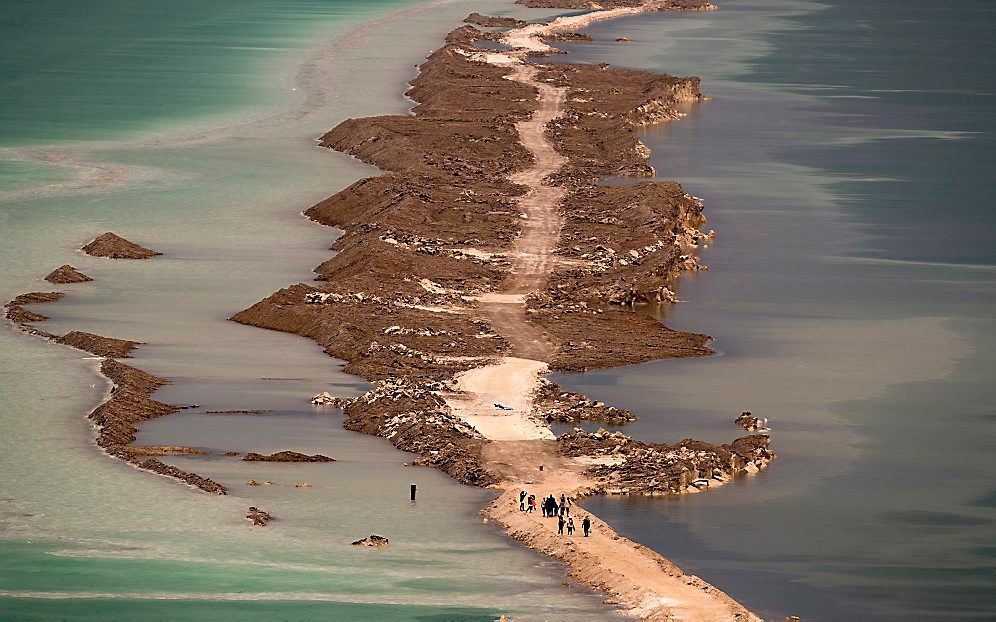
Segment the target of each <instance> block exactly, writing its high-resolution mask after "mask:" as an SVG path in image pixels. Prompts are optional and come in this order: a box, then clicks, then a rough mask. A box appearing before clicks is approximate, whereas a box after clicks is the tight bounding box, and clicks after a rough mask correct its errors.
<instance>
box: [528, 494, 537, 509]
mask: <svg viewBox="0 0 996 622" xmlns="http://www.w3.org/2000/svg"><path fill="white" fill-rule="evenodd" d="M535 511H536V495H529V499H528V505H527V506H526V514H529V513H531V512H535Z"/></svg>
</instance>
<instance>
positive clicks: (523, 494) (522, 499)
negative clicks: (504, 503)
mask: <svg viewBox="0 0 996 622" xmlns="http://www.w3.org/2000/svg"><path fill="white" fill-rule="evenodd" d="M519 511H520V512H525V511H526V491H525V490H522V491H519Z"/></svg>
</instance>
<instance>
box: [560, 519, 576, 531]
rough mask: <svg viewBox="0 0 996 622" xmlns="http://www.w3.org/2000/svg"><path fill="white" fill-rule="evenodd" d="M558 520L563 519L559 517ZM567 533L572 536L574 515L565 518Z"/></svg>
mask: <svg viewBox="0 0 996 622" xmlns="http://www.w3.org/2000/svg"><path fill="white" fill-rule="evenodd" d="M560 520H563V519H560ZM567 535H569V536H573V535H574V517H573V516H572V517H570V518H568V519H567Z"/></svg>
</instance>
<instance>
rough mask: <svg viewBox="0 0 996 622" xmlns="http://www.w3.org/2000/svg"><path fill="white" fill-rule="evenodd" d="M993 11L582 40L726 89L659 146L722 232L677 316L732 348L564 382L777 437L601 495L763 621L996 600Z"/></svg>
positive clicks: (959, 614)
mask: <svg viewBox="0 0 996 622" xmlns="http://www.w3.org/2000/svg"><path fill="white" fill-rule="evenodd" d="M994 25H996V23H994V12H993V9H992V7H991V6H989V5H988V4H987V3H984V2H968V3H960V4H958V5H952V6H944V7H941V6H940V5H937V4H935V3H930V2H911V3H905V4H904V5H903V7H902V9H901V10H900V11H898V12H897V10H896V9H895V8H889V7H886V6H884V5H877V4H872V5H869V4H867V3H859V2H852V1H848V0H842V1H836V2H832V3H826V4H824V5H818V4H815V3H810V2H794V1H781V0H742V1H741V0H731V1H730V2H724V3H722V8H721V10H719V11H716V12H713V13H709V14H696V15H658V16H649V17H643V18H639V19H625V20H618V21H616V22H612V23H606V24H599V25H596V26H594V27H592V28H591V29H590V30H589V32H590V33H591V34H592V35H593V36H595V38H596V41H595V42H593V43H587V44H573V45H570V46H565V49H567V50H569V52H570V54H569V55H568V56H567V57H566V58H565V59H563V60H565V61H568V62H570V61H574V62H583V61H586V60H593V61H594V60H598V61H601V60H608V61H609V62H612V63H613V64H616V65H624V66H630V67H637V68H647V69H653V70H656V71H666V72H670V73H673V74H676V75H699V76H701V77H702V78H703V86H702V89H703V91H704V92H705V93H707V94H708V95H710V96H711V97H712V99H711V100H710V101H708V102H705V103H702V104H698V105H695V106H691V107H689V108H688V109H687V113H688V116H687V117H685V118H683V119H682V120H681V121H679V122H676V123H673V124H669V125H666V126H662V127H658V128H651V129H648V130H647V131H646V132H644V137H643V140H644V142H646V143H647V145H648V146H649V147H650V148H651V149H652V150H653V162H652V163H653V165H654V166H655V167H656V169H657V171H658V174H659V175H660V176H661V177H664V178H674V179H678V180H680V181H682V182H683V183H684V184H685V186H686V188H687V190H688V191H689V192H690V193H692V194H694V195H697V196H701V197H703V198H704V199H705V204H706V214H707V216H708V217H709V219H710V223H709V225H708V227H713V228H715V229H716V231H717V234H718V237H717V239H716V241H715V243H714V244H712V245H711V247H710V248H709V249H708V250H704V251H703V252H702V253H701V254H702V256H703V259H704V263H705V264H707V265H708V266H709V267H710V271H709V272H706V273H700V274H697V275H689V276H685V277H683V278H682V280H681V282H680V284H679V290H678V294H679V297H680V298H682V299H684V300H687V301H688V302H685V303H682V304H678V305H675V306H673V307H671V308H668V309H663V310H662V312H663V313H664V315H665V318H666V320H667V321H668V323H669V324H670V325H672V326H673V327H676V328H681V329H684V330H692V331H698V332H704V333H707V334H710V335H712V336H714V337H715V341H714V343H713V345H714V347H715V348H716V349H717V351H718V353H719V354H720V356H718V357H712V358H709V359H700V360H693V361H664V362H659V363H652V364H648V365H640V366H635V367H631V368H625V369H618V370H609V371H605V372H595V373H589V374H585V375H583V376H570V377H565V378H560V379H558V380H559V381H560V382H565V383H566V384H568V385H569V386H571V387H572V388H577V389H582V390H585V391H586V392H588V393H589V394H591V395H592V396H595V397H597V398H599V399H603V400H605V401H607V402H610V403H613V404H616V405H621V406H625V407H628V408H631V409H633V410H634V412H636V413H637V414H638V416H640V417H641V420H640V421H639V422H637V423H636V424H634V425H632V426H627V428H626V429H627V431H628V432H632V433H633V434H635V435H636V436H638V437H640V438H647V439H654V440H660V441H669V442H674V441H677V440H680V439H682V438H687V437H695V438H705V439H708V440H712V441H725V440H728V439H731V438H734V437H735V436H736V435H737V434H736V433H737V432H738V429H737V428H735V426H733V425H732V420H733V418H734V417H735V416H736V415H737V414H738V413H739V412H740V411H741V410H747V409H749V410H751V411H753V412H754V414H755V415H760V416H764V417H769V418H770V425H771V427H772V428H773V432H772V436H773V439H774V441H773V443H774V448H775V450H776V451H777V452H778V454H779V455H780V458H779V459H778V460H777V461H775V462H774V463H773V464H772V466H771V467H770V469H769V470H768V471H767V472H765V473H762V474H761V475H759V476H756V477H751V478H747V479H743V480H740V481H738V482H737V483H736V484H733V485H728V486H725V487H723V488H722V489H720V490H718V491H712V492H710V493H706V494H698V495H691V496H686V497H682V498H679V499H669V500H663V501H662V500H659V499H654V500H644V499H620V498H604V499H593V500H590V501H588V502H587V503H586V506H587V507H588V508H589V509H591V510H592V511H594V512H596V513H598V514H599V515H601V516H604V517H605V518H606V519H607V520H609V521H610V522H611V523H613V524H614V525H615V526H616V527H618V528H619V529H620V530H621V531H622V532H623V533H625V534H626V535H629V536H631V537H633V538H635V539H637V540H638V541H640V542H643V543H646V544H648V545H650V546H653V547H654V548H656V549H657V550H659V551H661V552H663V553H664V554H665V555H667V556H669V557H671V558H672V559H674V560H675V561H677V562H678V563H679V564H681V565H682V566H683V567H685V568H687V569H688V570H690V571H691V572H695V573H698V574H700V575H701V576H703V577H705V578H707V579H708V580H710V581H712V582H714V583H715V584H716V585H718V586H719V587H720V588H722V589H724V590H726V591H727V592H729V593H730V594H731V595H733V596H734V597H736V598H738V599H739V600H741V601H742V602H744V603H745V604H748V605H750V606H752V607H753V608H755V609H756V610H758V611H760V612H762V613H764V614H765V616H766V617H767V618H770V619H781V617H782V616H784V615H788V614H795V615H800V616H802V617H803V618H804V619H814V620H855V619H862V620H910V619H945V620H956V619H957V620H965V619H991V616H992V613H993V611H996V590H994V589H993V586H994V585H996V563H994V557H993V548H992V538H993V533H994V521H996V508H994V505H996V504H994V503H993V500H992V499H993V493H992V482H991V479H990V474H991V473H992V472H993V469H994V468H996V460H994V458H993V454H992V452H991V447H992V446H993V442H994V441H996V413H994V411H993V407H992V404H993V403H994V398H996V391H994V388H993V387H994V385H993V383H992V379H993V377H994V376H996V355H994V354H993V352H994V349H993V346H994V345H996V321H994V320H996V247H994V246H993V245H992V240H993V238H994V234H996V218H994V212H993V211H992V209H991V206H990V201H989V200H988V198H987V197H988V195H989V194H991V189H992V184H991V181H990V180H989V175H988V173H987V170H988V168H989V167H991V154H992V153H993V152H994V147H996V145H994V140H996V138H994V137H996V134H994V129H996V128H994V126H993V118H994V117H993V112H994V110H993V107H994V101H996V100H994V95H996V93H994V92H993V89H992V82H991V76H992V67H993V64H994V62H996V54H994V47H993V41H992V38H991V32H992V29H993V26H994ZM619 36H627V37H630V38H632V39H633V40H634V42H633V43H630V44H626V45H621V44H618V43H615V42H614V39H615V38H616V37H619Z"/></svg>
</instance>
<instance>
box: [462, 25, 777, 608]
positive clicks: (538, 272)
mask: <svg viewBox="0 0 996 622" xmlns="http://www.w3.org/2000/svg"><path fill="white" fill-rule="evenodd" d="M650 8H651V7H650V6H645V7H642V8H639V9H614V10H609V11H596V12H593V13H588V14H585V15H579V16H573V17H567V18H560V19H558V20H555V21H554V22H553V23H552V24H549V25H530V26H526V27H524V28H521V29H518V30H513V31H510V32H509V33H508V34H507V35H506V37H505V41H506V43H509V44H510V45H512V46H514V47H518V48H521V49H520V50H518V51H516V52H510V53H506V54H491V53H487V54H478V55H474V56H473V57H472V58H473V59H474V60H479V61H484V62H490V63H493V64H498V65H505V66H509V65H510V66H513V67H514V70H513V72H512V73H511V74H510V75H509V76H508V78H509V79H511V80H516V81H518V82H522V83H523V84H527V85H530V86H532V87H534V88H536V89H537V91H538V96H539V101H540V108H539V110H538V111H537V112H536V113H535V114H534V116H533V117H532V118H531V119H529V120H528V121H523V122H520V123H518V124H517V125H516V129H517V130H518V132H519V138H520V140H521V142H522V144H523V145H524V146H525V147H526V148H527V149H528V150H529V151H530V152H531V153H532V154H533V156H534V158H535V164H534V165H533V166H531V167H530V168H528V169H526V170H524V171H522V172H520V173H517V174H516V175H514V176H512V177H511V178H510V179H511V181H514V182H515V183H518V184H522V185H524V186H526V187H527V188H528V192H527V193H526V194H525V195H523V196H522V197H520V199H519V201H518V206H519V208H520V209H521V211H522V213H523V214H524V215H525V216H526V218H525V219H524V220H523V228H522V232H521V234H520V236H519V237H518V238H517V240H516V242H515V244H514V246H513V249H512V251H511V252H510V253H508V258H509V260H510V261H511V263H512V267H511V273H510V274H509V276H508V277H507V278H506V280H505V281H504V283H503V284H502V286H501V288H500V289H499V291H498V292H495V293H492V294H487V295H484V296H481V297H479V298H478V303H479V307H480V309H481V311H482V312H483V313H484V314H485V315H486V316H487V317H488V318H489V320H490V322H491V324H492V327H493V329H494V330H495V331H496V332H497V333H499V334H501V335H502V337H504V338H505V339H506V340H507V341H508V342H509V343H510V344H511V346H512V352H513V354H514V356H510V357H505V358H502V359H499V360H498V361H497V362H496V363H493V364H489V365H486V366H482V367H478V368H474V369H471V370H468V371H466V372H463V373H462V374H459V375H458V376H457V378H456V380H457V389H458V391H457V392H454V393H451V394H448V395H447V396H446V401H447V404H448V405H449V406H450V408H451V409H452V411H453V413H454V414H456V415H457V416H459V417H461V418H462V419H464V420H465V421H466V422H467V423H469V424H470V425H472V426H474V427H475V428H476V429H477V430H478V431H479V432H481V434H483V435H484V436H485V437H486V438H489V439H491V440H492V441H493V442H492V443H489V444H488V445H487V446H486V448H485V453H484V456H483V460H484V463H485V464H486V465H487V467H488V468H490V469H493V470H495V471H496V472H497V473H499V474H500V475H501V477H502V479H503V481H502V482H501V483H500V484H499V485H498V488H500V489H502V490H503V491H504V492H503V493H502V495H501V496H500V497H498V499H496V500H495V501H494V502H493V503H492V504H491V505H490V506H489V507H488V508H487V509H485V510H484V514H485V515H487V516H488V517H489V518H491V519H493V520H496V521H498V522H499V523H500V524H501V525H503V526H505V527H506V528H507V529H508V533H509V535H511V536H512V537H513V538H516V539H517V540H520V541H522V542H523V543H525V544H526V545H527V546H529V547H531V548H533V549H536V550H537V551H541V552H543V553H545V554H547V555H550V556H552V557H555V558H557V559H560V560H562V561H564V562H565V563H567V565H568V566H569V568H570V572H571V575H572V576H573V577H574V578H575V579H576V580H578V581H579V582H581V583H583V584H585V585H588V586H591V587H595V588H597V589H600V590H603V591H604V592H606V593H608V594H609V595H611V597H612V599H610V600H609V601H607V604H613V605H618V606H619V607H621V608H622V609H623V611H624V612H626V613H628V614H631V615H634V616H637V617H640V618H643V619H646V620H689V621H695V622H709V621H713V620H716V621H719V620H724V621H726V620H737V621H744V622H746V621H751V622H760V618H759V617H757V616H756V615H754V614H753V613H751V612H750V611H748V610H747V609H746V608H744V607H743V606H742V605H740V604H739V603H737V602H736V601H734V600H733V599H731V598H730V597H729V596H727V595H726V594H724V593H723V592H721V591H719V590H717V589H716V588H714V587H712V586H711V585H709V584H708V583H706V582H705V581H702V580H701V579H699V578H698V577H694V576H690V575H685V574H684V573H682V572H681V570H679V569H678V568H677V567H676V566H675V565H674V564H673V563H671V562H670V561H668V560H667V559H665V558H664V557H662V556H661V555H659V554H657V553H656V552H654V551H651V550H649V549H647V548H646V547H644V546H642V545H640V544H637V543H635V542H632V541H630V540H627V539H626V538H623V537H621V536H619V535H618V534H616V533H615V532H614V531H613V530H612V529H611V528H610V527H609V526H608V525H606V524H605V523H603V522H602V521H601V520H599V519H598V518H597V517H596V516H593V515H591V514H588V513H587V512H585V511H584V510H583V509H582V508H581V507H580V506H575V509H574V516H575V524H576V526H577V531H576V533H575V534H574V535H573V536H571V537H568V536H566V535H563V536H561V535H558V534H557V520H556V519H554V518H543V517H542V513H541V512H539V511H537V512H535V513H530V514H527V513H524V512H520V511H519V491H520V490H527V491H528V492H529V493H532V494H535V495H536V497H537V500H540V499H542V498H544V497H546V496H548V495H550V494H553V495H554V496H556V497H557V498H558V499H559V497H560V495H561V493H564V494H567V495H568V496H572V497H575V498H580V497H582V496H584V495H585V494H587V493H588V492H590V491H591V490H592V489H593V488H594V487H595V486H596V482H594V481H593V480H591V479H590V478H588V477H587V476H585V475H584V474H583V472H584V469H585V468H587V467H588V466H590V465H591V461H590V460H589V461H582V460H576V459H571V458H566V457H564V456H561V455H559V454H558V453H557V443H556V440H554V439H555V436H554V435H553V433H552V432H551V431H550V429H549V427H547V426H546V425H545V424H544V423H542V422H540V421H539V420H537V419H536V418H534V417H533V416H532V415H531V413H532V410H533V396H534V394H535V391H536V388H537V384H538V380H539V378H540V376H541V374H543V373H545V372H546V371H547V370H548V368H547V365H546V363H545V362H544V360H545V359H546V357H548V356H549V354H550V353H551V345H550V343H549V341H548V340H547V338H546V336H545V335H544V334H543V333H542V331H540V330H539V329H537V328H535V327H534V326H533V325H532V324H530V323H528V322H526V313H525V304H524V301H525V295H526V294H528V293H529V292H531V291H535V290H538V289H542V288H543V287H544V286H545V285H546V282H547V278H548V275H549V274H550V272H551V271H552V269H553V267H554V265H555V264H556V262H557V258H556V257H555V255H554V254H553V251H554V249H555V248H556V246H557V242H558V240H559V237H560V229H561V227H562V224H563V223H562V221H561V218H560V215H559V213H558V209H557V208H558V204H559V202H560V201H561V200H562V198H563V196H564V190H563V189H562V188H559V187H556V186H550V185H547V184H546V183H545V180H546V179H547V178H548V177H549V176H550V175H551V174H553V173H556V172H557V171H558V170H560V168H561V167H563V166H564V164H565V163H566V159H565V158H564V157H563V156H561V155H560V154H559V153H557V151H556V150H555V149H554V148H553V145H552V144H551V143H550V142H549V141H548V140H547V139H546V137H545V135H544V130H545V128H546V124H547V123H549V122H550V121H552V120H553V119H555V118H557V117H558V116H560V115H561V114H562V112H563V105H564V96H565V91H564V89H562V88H557V87H553V86H551V85H549V84H545V83H542V82H538V81H537V80H536V79H535V75H536V69H535V68H534V67H531V66H529V65H526V64H523V63H522V58H523V57H524V55H525V51H526V50H543V49H545V48H546V45H545V44H544V43H542V42H541V41H540V40H539V39H538V37H539V36H541V35H543V34H548V33H550V32H554V31H558V30H570V29H576V28H580V27H582V26H584V25H586V24H588V23H591V22H593V21H596V20H600V19H610V18H613V17H618V16H621V15H627V14H632V13H637V12H640V11H643V10H650ZM495 403H500V404H502V405H504V406H507V407H509V408H510V410H503V409H499V408H496V407H495ZM584 516H589V517H590V518H591V521H592V525H593V530H592V535H591V537H588V538H585V537H583V536H582V532H581V520H582V518H583V517H584Z"/></svg>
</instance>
